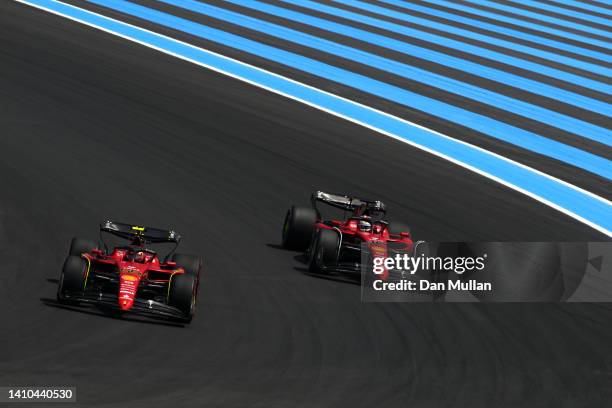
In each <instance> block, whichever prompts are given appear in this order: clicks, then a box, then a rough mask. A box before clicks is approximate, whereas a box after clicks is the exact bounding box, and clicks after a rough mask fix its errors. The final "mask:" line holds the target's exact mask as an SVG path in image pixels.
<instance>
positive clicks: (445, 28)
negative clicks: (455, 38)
mask: <svg viewBox="0 0 612 408" xmlns="http://www.w3.org/2000/svg"><path fill="white" fill-rule="evenodd" d="M382 1H383V2H385V3H390V4H394V3H400V4H399V5H400V6H403V4H402V3H404V4H407V3H406V2H403V1H388V0H382ZM336 2H337V3H341V4H345V5H347V6H351V7H355V8H359V9H362V10H366V11H370V12H372V13H376V14H380V15H383V16H387V17H391V18H395V19H397V20H401V21H405V22H407V23H412V24H419V25H421V26H424V27H428V28H433V29H434V30H439V31H442V32H446V33H449V34H455V35H459V36H462V37H465V38H471V39H472V40H476V41H481V42H484V43H487V44H491V45H495V46H498V47H503V48H507V49H509V50H513V51H517V52H521V53H524V54H529V55H533V56H535V57H538V58H542V59H546V60H549V61H554V62H558V63H560V64H564V65H567V66H569V67H574V68H578V69H581V70H584V71H590V72H593V73H595V74H598V75H603V76H610V77H612V69H610V68H605V67H601V66H599V65H595V64H591V63H588V62H584V61H580V60H577V59H575V58H570V57H566V56H563V55H559V54H557V53H553V52H548V51H543V50H540V49H537V48H533V47H528V46H526V45H522V44H518V43H513V42H512V41H506V40H502V39H499V38H496V37H491V36H489V35H485V34H480V33H476V32H474V31H470V30H465V29H462V28H458V27H454V26H452V25H449V24H443V23H438V22H437V21H434V20H431V19H426V18H421V17H415V16H412V15H410V14H406V13H400V12H398V11H395V10H390V9H388V8H385V7H378V6H375V5H372V4H369V3H364V2H362V1H357V0H342V1H339V0H336ZM498 54H499V53H498ZM501 55H504V54H503V53H502V54H501ZM483 57H485V58H491V59H498V57H493V56H491V57H488V56H486V55H483ZM499 61H500V62H504V63H506V64H510V65H516V64H517V63H516V61H521V58H516V57H508V56H506V61H503V60H501V59H499ZM512 61H513V62H512ZM521 63H522V64H524V62H521ZM516 66H520V65H516ZM531 70H532V71H536V72H538V70H536V69H533V68H532V69H531ZM561 72H563V71H561ZM550 76H552V75H550ZM572 77H575V75H572ZM559 79H561V78H559ZM567 81H569V82H571V79H567ZM610 89H612V88H610Z"/></svg>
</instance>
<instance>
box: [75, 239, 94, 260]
mask: <svg viewBox="0 0 612 408" xmlns="http://www.w3.org/2000/svg"><path fill="white" fill-rule="evenodd" d="M97 247H98V243H97V242H96V241H92V240H90V239H85V238H77V237H75V238H72V242H71V243H70V252H69V254H70V255H72V256H81V254H82V253H84V252H88V253H89V252H91V251H92V250H94V249H96V248H97Z"/></svg>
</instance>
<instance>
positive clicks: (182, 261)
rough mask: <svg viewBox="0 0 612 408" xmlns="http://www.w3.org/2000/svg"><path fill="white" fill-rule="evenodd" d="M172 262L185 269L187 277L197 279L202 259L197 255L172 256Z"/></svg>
mask: <svg viewBox="0 0 612 408" xmlns="http://www.w3.org/2000/svg"><path fill="white" fill-rule="evenodd" d="M172 261H174V262H176V264H177V265H178V266H180V267H181V268H183V269H185V273H186V274H187V275H190V276H195V277H196V278H199V276H200V270H201V269H202V257H200V256H197V255H187V254H174V255H172Z"/></svg>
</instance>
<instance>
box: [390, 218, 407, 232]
mask: <svg viewBox="0 0 612 408" xmlns="http://www.w3.org/2000/svg"><path fill="white" fill-rule="evenodd" d="M402 232H407V233H408V234H410V227H409V226H407V225H406V224H404V223H403V222H396V221H391V222H389V233H391V234H397V235H399V234H400V233H402Z"/></svg>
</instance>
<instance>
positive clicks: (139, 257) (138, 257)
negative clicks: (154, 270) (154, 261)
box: [134, 251, 146, 263]
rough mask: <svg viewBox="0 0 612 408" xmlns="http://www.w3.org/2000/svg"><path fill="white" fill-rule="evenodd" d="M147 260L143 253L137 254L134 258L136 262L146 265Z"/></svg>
mask: <svg viewBox="0 0 612 408" xmlns="http://www.w3.org/2000/svg"><path fill="white" fill-rule="evenodd" d="M145 259H146V258H145V253H144V252H143V251H138V252H136V256H135V257H134V260H135V261H136V262H140V263H144V261H145Z"/></svg>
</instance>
